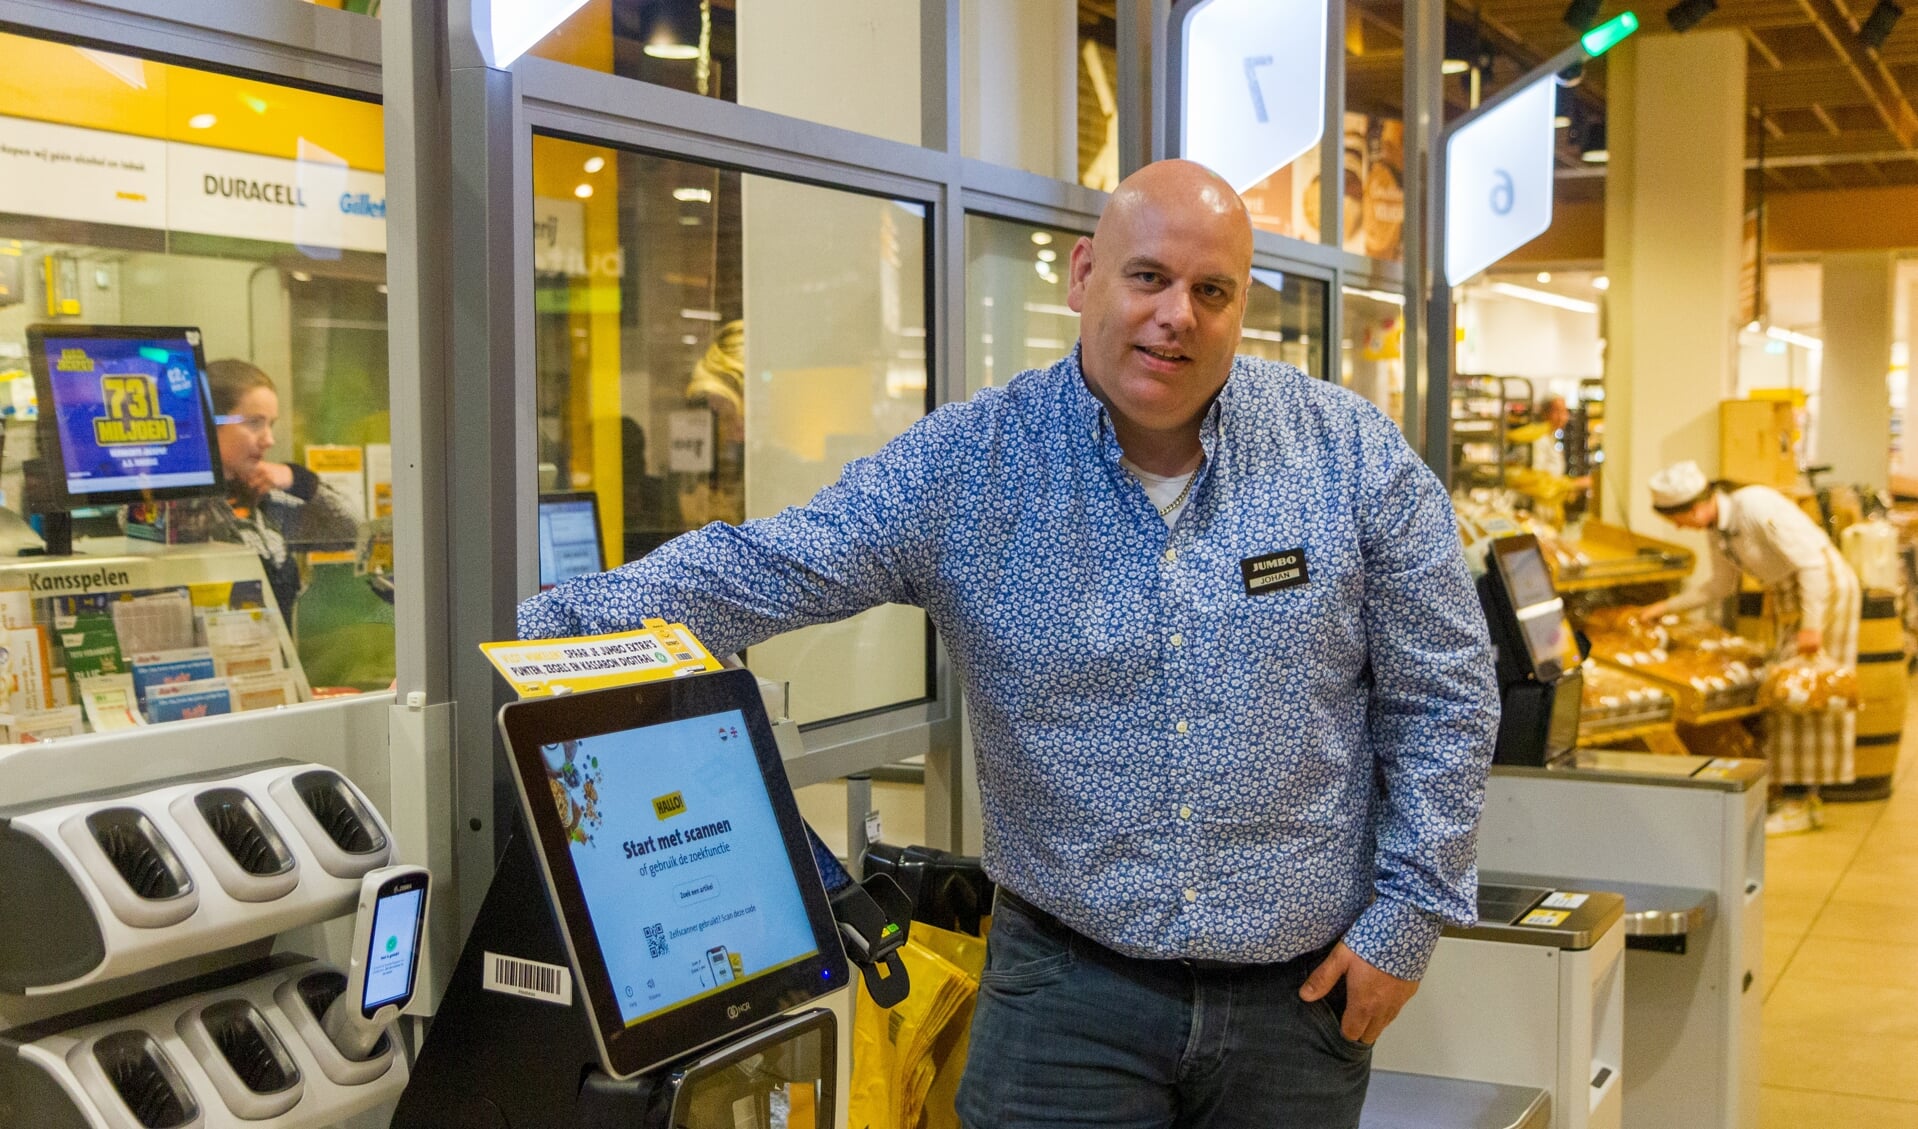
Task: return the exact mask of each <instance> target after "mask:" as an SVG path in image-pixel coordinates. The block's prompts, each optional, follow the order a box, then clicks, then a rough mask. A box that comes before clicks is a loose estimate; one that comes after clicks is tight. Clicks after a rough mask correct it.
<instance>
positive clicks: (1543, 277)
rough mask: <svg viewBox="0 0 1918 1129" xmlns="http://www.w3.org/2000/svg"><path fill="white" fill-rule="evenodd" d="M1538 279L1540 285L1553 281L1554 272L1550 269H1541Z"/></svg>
mask: <svg viewBox="0 0 1918 1129" xmlns="http://www.w3.org/2000/svg"><path fill="white" fill-rule="evenodd" d="M1538 281H1539V285H1541V286H1542V285H1544V284H1546V283H1548V282H1550V281H1552V272H1551V271H1548V270H1542V271H1539V272H1538Z"/></svg>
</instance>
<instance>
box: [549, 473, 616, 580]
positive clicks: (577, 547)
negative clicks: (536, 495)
mask: <svg viewBox="0 0 1918 1129" xmlns="http://www.w3.org/2000/svg"><path fill="white" fill-rule="evenodd" d="M604 569H605V562H604V560H603V559H602V557H601V556H600V541H599V507H598V506H597V505H595V504H594V502H593V499H592V497H591V496H590V495H589V496H586V497H577V496H571V495H569V496H567V497H564V498H541V499H540V502H539V586H540V590H541V591H545V590H546V589H548V588H551V587H552V586H553V585H555V584H558V583H560V582H561V581H563V580H571V579H572V578H574V577H575V576H588V575H591V574H592V573H595V572H601V571H604Z"/></svg>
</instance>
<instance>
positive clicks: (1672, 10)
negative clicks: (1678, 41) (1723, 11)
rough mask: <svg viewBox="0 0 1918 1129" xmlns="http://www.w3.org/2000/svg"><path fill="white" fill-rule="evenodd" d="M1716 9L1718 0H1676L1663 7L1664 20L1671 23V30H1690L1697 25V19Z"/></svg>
mask: <svg viewBox="0 0 1918 1129" xmlns="http://www.w3.org/2000/svg"><path fill="white" fill-rule="evenodd" d="M1717 10H1718V0H1678V3H1676V4H1673V5H1672V6H1671V7H1669V8H1667V9H1665V22H1666V23H1668V24H1670V25H1672V30H1673V31H1678V32H1685V31H1690V30H1691V29H1693V28H1695V27H1697V26H1698V21H1700V20H1702V19H1704V18H1705V17H1706V16H1709V15H1711V14H1712V13H1713V12H1716V11H1717Z"/></svg>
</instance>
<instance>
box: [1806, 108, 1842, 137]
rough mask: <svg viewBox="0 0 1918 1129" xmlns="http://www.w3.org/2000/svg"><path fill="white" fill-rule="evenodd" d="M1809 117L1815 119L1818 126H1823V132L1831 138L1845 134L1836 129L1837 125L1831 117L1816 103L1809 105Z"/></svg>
mask: <svg viewBox="0 0 1918 1129" xmlns="http://www.w3.org/2000/svg"><path fill="white" fill-rule="evenodd" d="M1811 116H1812V117H1814V118H1817V119H1818V124H1819V125H1822V126H1824V127H1825V132H1826V133H1829V134H1831V135H1832V136H1833V137H1837V136H1838V135H1839V134H1841V133H1843V132H1845V131H1844V130H1842V129H1839V128H1838V123H1837V122H1835V121H1833V120H1832V118H1831V115H1830V114H1828V113H1826V112H1825V108H1824V107H1823V106H1821V105H1819V104H1818V103H1816V102H1813V103H1812V104H1811Z"/></svg>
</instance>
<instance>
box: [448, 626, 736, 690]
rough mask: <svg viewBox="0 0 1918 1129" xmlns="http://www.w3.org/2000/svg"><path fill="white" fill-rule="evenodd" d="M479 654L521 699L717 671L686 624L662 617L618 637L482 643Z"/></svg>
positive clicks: (713, 662) (713, 659)
mask: <svg viewBox="0 0 1918 1129" xmlns="http://www.w3.org/2000/svg"><path fill="white" fill-rule="evenodd" d="M480 650H481V651H483V652H484V653H485V655H486V657H487V659H488V660H489V661H491V662H492V664H493V667H494V669H496V670H498V671H499V672H500V675H501V676H502V677H503V678H505V679H506V681H507V682H509V683H511V684H512V687H513V690H514V692H515V693H517V694H518V695H519V696H520V697H522V698H538V697H544V696H546V695H549V694H554V693H570V694H582V693H585V692H586V691H588V690H603V689H605V688H606V687H608V686H625V685H629V684H631V683H635V682H651V681H653V680H655V679H660V678H678V677H680V676H681V675H687V674H698V673H700V672H702V671H708V670H718V669H719V660H718V659H715V658H713V656H712V653H711V652H709V651H707V650H706V648H705V647H704V646H702V645H701V644H700V642H699V640H698V639H695V638H694V637H693V633H692V632H691V631H688V630H687V629H686V625H685V624H683V623H673V624H669V623H667V622H666V621H665V620H660V619H649V620H647V621H646V626H645V627H643V628H641V629H640V630H638V631H625V632H621V633H619V634H617V635H588V636H580V637H576V638H570V639H537V640H529V641H523V642H511V643H482V644H480Z"/></svg>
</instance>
